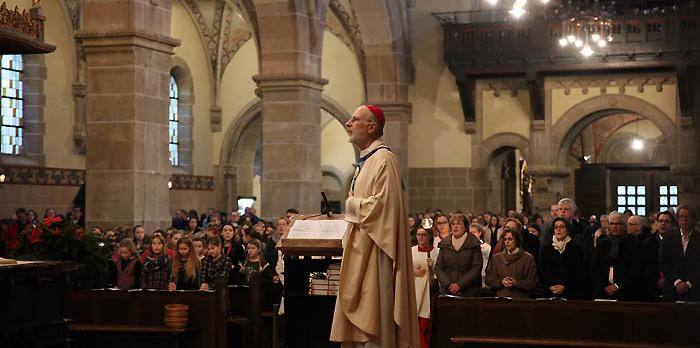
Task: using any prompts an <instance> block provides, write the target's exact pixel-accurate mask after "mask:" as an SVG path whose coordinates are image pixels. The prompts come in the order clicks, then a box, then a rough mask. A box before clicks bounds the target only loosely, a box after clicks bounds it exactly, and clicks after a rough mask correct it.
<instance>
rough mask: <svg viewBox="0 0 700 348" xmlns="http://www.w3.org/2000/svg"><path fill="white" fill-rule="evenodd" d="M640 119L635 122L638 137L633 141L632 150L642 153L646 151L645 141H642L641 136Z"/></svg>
mask: <svg viewBox="0 0 700 348" xmlns="http://www.w3.org/2000/svg"><path fill="white" fill-rule="evenodd" d="M639 120H640V119H639V118H638V119H637V120H636V121H635V125H636V126H637V136H636V137H634V139H632V149H633V150H636V151H641V150H643V149H644V140H642V137H641V136H640V135H639Z"/></svg>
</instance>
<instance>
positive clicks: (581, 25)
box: [558, 1, 613, 58]
mask: <svg viewBox="0 0 700 348" xmlns="http://www.w3.org/2000/svg"><path fill="white" fill-rule="evenodd" d="M558 12H559V18H560V19H561V37H560V38H559V46H561V47H568V46H572V47H574V48H575V49H577V50H578V51H579V53H581V56H583V57H584V58H588V57H590V56H592V55H593V54H595V50H596V49H602V48H605V47H606V46H607V45H608V43H610V42H612V41H613V36H612V26H613V22H612V14H611V13H610V12H607V11H606V9H605V7H601V6H599V5H598V1H594V3H593V4H592V5H591V6H590V7H582V6H575V5H572V2H571V1H569V6H564V5H563V4H562V7H561V8H560V9H559V11H558Z"/></svg>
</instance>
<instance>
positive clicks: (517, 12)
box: [508, 7, 525, 18]
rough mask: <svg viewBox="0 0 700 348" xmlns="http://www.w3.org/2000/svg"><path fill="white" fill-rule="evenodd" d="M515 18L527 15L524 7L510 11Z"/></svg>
mask: <svg viewBox="0 0 700 348" xmlns="http://www.w3.org/2000/svg"><path fill="white" fill-rule="evenodd" d="M508 13H510V14H511V15H512V16H513V17H515V18H520V17H522V16H523V15H524V14H525V10H523V8H522V7H513V9H512V10H510V11H508Z"/></svg>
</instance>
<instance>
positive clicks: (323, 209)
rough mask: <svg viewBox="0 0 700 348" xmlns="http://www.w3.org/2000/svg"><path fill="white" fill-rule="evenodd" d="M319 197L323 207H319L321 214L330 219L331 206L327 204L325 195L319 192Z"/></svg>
mask: <svg viewBox="0 0 700 348" xmlns="http://www.w3.org/2000/svg"><path fill="white" fill-rule="evenodd" d="M321 197H322V198H323V205H322V207H321V214H326V215H328V217H331V206H330V204H328V198H326V193H325V192H323V191H321Z"/></svg>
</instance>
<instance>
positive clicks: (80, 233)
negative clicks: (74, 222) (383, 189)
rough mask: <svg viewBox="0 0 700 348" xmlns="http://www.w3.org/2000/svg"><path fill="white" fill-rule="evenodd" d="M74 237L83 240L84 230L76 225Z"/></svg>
mask: <svg viewBox="0 0 700 348" xmlns="http://www.w3.org/2000/svg"><path fill="white" fill-rule="evenodd" d="M75 237H76V238H78V240H83V239H85V230H84V229H82V228H80V227H78V228H76V229H75Z"/></svg>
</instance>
